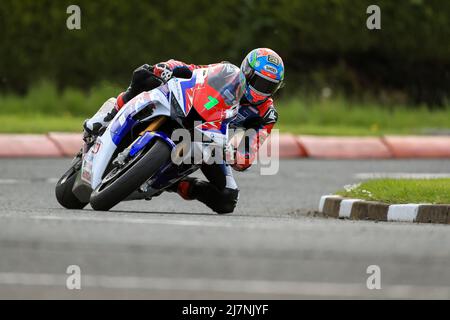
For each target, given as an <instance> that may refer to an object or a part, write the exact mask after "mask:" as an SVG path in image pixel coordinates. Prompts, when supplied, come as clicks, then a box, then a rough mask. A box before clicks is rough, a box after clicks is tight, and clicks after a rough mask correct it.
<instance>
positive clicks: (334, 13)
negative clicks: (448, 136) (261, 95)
mask: <svg viewBox="0 0 450 320" xmlns="http://www.w3.org/2000/svg"><path fill="white" fill-rule="evenodd" d="M71 4H77V5H79V6H80V7H81V11H82V29H81V30H79V31H69V30H68V29H67V28H66V19H67V17H68V14H67V13H66V9H67V7H68V6H69V5H71ZM371 4H377V5H379V6H380V7H381V9H382V30H381V31H370V30H368V29H367V28H366V19H367V17H368V15H367V14H366V9H367V7H368V6H369V5H371ZM0 43H1V45H0V80H1V81H0V85H1V89H0V91H3V92H5V91H12V92H18V93H24V92H25V91H26V90H27V89H28V88H29V87H30V86H31V85H33V84H34V83H36V82H37V81H39V80H41V79H46V80H50V81H52V82H54V83H56V84H57V85H58V87H59V88H65V87H77V88H83V89H87V88H91V87H92V86H93V85H96V84H98V83H100V82H101V81H105V80H107V81H108V82H113V83H116V84H120V85H121V86H126V85H127V84H128V81H129V78H130V74H131V71H132V70H133V69H134V68H135V67H137V66H139V65H141V64H143V63H155V62H158V61H162V60H167V59H169V58H176V59H180V60H183V61H187V62H193V63H199V64H204V63H210V62H215V61H221V60H228V61H232V62H234V63H236V64H239V63H240V61H241V60H242V58H243V57H244V55H245V54H246V53H247V52H248V51H249V50H251V49H253V48H255V47H271V48H273V49H275V50H276V51H278V52H279V53H280V54H281V55H282V57H283V58H284V60H285V62H286V66H287V71H286V76H287V87H286V90H285V92H287V93H303V94H309V93H311V92H320V90H321V89H322V88H324V87H331V88H332V89H334V90H336V91H339V92H341V93H343V94H346V95H347V96H350V97H357V98H358V97H365V96H366V95H370V96H374V97H377V98H379V99H381V100H383V97H390V98H389V99H394V100H395V99H397V100H400V101H401V102H414V103H422V102H426V103H428V104H429V105H433V106H436V105H442V104H445V103H446V102H447V101H448V98H449V96H450V1H443V0H398V1H394V0H356V1H355V0H312V1H311V0H217V1H208V0H188V1H180V0H152V1H149V0H127V1H119V0H95V1H92V0H77V1H72V0H68V1H66V0H60V1H53V0H2V1H1V2H0ZM392 97H393V98H392Z"/></svg>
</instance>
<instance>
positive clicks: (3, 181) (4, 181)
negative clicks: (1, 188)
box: [0, 179, 20, 184]
mask: <svg viewBox="0 0 450 320" xmlns="http://www.w3.org/2000/svg"><path fill="white" fill-rule="evenodd" d="M17 183H20V180H17V179H0V184H17Z"/></svg>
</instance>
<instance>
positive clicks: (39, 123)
mask: <svg viewBox="0 0 450 320" xmlns="http://www.w3.org/2000/svg"><path fill="white" fill-rule="evenodd" d="M85 119H86V118H83V117H73V116H49V115H40V114H36V115H30V114H16V115H4V114H0V124H1V125H0V133H47V132H51V131H56V132H82V129H83V122H84V120H85Z"/></svg>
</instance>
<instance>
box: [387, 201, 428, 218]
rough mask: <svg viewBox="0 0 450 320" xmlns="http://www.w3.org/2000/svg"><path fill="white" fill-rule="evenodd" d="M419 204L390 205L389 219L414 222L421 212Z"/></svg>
mask: <svg viewBox="0 0 450 320" xmlns="http://www.w3.org/2000/svg"><path fill="white" fill-rule="evenodd" d="M419 206H420V205H418V204H397V205H391V206H389V210H388V216H387V220H388V221H401V222H414V221H415V220H416V218H417V214H418V212H419Z"/></svg>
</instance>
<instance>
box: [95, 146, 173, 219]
mask: <svg viewBox="0 0 450 320" xmlns="http://www.w3.org/2000/svg"><path fill="white" fill-rule="evenodd" d="M171 151H172V150H171V149H170V147H169V146H168V145H167V143H165V142H164V141H161V140H159V139H158V140H156V142H155V143H154V144H153V145H152V146H151V147H150V148H149V149H147V150H144V151H142V152H141V153H140V154H137V155H136V156H135V157H134V158H133V159H131V160H130V161H129V162H128V163H127V164H125V165H124V166H122V167H116V168H112V170H111V171H110V172H109V173H108V174H107V175H106V176H105V178H104V179H103V181H102V183H101V184H100V185H99V186H98V187H97V188H96V189H95V190H94V192H92V194H91V199H90V204H91V206H92V208H93V209H94V210H97V211H108V210H110V209H111V208H112V207H114V206H115V205H117V204H118V203H120V202H121V201H123V200H124V199H126V198H127V197H128V196H129V195H130V194H132V193H133V192H134V191H136V190H137V189H138V188H139V187H140V186H141V185H142V184H144V182H146V181H147V180H148V179H150V178H151V177H152V176H153V175H154V174H155V173H157V172H158V171H159V170H160V169H161V168H162V166H164V165H165V164H167V163H168V162H169V161H170V159H171V158H170V155H171Z"/></svg>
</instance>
